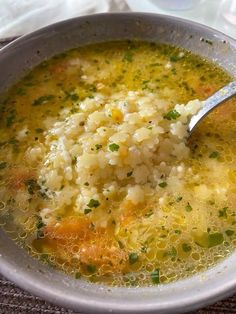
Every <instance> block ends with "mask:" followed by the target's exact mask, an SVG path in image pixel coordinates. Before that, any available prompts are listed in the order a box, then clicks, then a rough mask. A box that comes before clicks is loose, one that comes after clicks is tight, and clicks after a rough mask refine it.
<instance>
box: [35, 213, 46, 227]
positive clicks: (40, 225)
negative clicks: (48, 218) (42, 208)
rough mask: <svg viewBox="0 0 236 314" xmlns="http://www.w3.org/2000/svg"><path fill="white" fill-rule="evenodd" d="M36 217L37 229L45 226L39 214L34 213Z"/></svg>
mask: <svg viewBox="0 0 236 314" xmlns="http://www.w3.org/2000/svg"><path fill="white" fill-rule="evenodd" d="M36 219H37V220H36V228H37V229H38V230H39V229H41V228H43V227H45V226H46V225H45V223H44V222H43V220H42V217H41V216H39V215H36Z"/></svg>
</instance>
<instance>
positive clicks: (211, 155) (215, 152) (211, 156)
mask: <svg viewBox="0 0 236 314" xmlns="http://www.w3.org/2000/svg"><path fill="white" fill-rule="evenodd" d="M219 156H220V154H219V152H217V151H214V152H212V153H210V155H209V158H218V157H219Z"/></svg>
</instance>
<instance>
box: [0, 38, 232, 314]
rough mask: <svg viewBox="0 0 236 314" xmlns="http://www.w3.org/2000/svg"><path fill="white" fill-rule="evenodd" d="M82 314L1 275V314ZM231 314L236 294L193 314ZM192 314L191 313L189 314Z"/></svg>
mask: <svg viewBox="0 0 236 314" xmlns="http://www.w3.org/2000/svg"><path fill="white" fill-rule="evenodd" d="M13 39H14V38H8V39H4V40H0V48H2V47H3V46H5V45H6V44H8V43H9V42H10V41H11V40H13ZM23 313H24V314H25V313H47V314H75V313H77V314H82V313H81V312H74V311H71V310H67V309H65V308H60V307H58V306H54V305H52V304H50V303H48V302H46V301H43V300H42V299H40V298H38V297H35V296H33V295H31V294H30V293H28V292H26V291H24V290H22V289H20V288H18V287H17V286H16V285H14V284H13V283H12V282H10V281H9V280H7V279H5V278H4V277H3V276H1V275H0V314H23ZM210 313H211V314H214V313H215V314H216V313H217V314H219V313H220V314H221V313H222V314H223V313H225V314H230V313H236V294H235V295H234V296H232V297H230V298H228V299H226V300H223V301H220V302H217V303H215V304H213V305H211V306H208V307H206V308H204V309H201V310H198V311H195V312H192V313H191V314H210ZM189 314H190V313H189Z"/></svg>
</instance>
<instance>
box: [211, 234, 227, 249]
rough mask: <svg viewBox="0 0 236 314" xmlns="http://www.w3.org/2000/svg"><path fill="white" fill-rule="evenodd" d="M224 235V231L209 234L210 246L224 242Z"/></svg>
mask: <svg viewBox="0 0 236 314" xmlns="http://www.w3.org/2000/svg"><path fill="white" fill-rule="evenodd" d="M223 241H224V237H223V234H222V233H219V232H216V233H211V234H209V236H208V247H209V248H211V247H213V246H216V245H219V244H221V243H223Z"/></svg>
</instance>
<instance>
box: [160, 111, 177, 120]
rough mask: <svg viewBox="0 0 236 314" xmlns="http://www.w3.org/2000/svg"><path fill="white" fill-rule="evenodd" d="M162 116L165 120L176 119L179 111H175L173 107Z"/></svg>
mask: <svg viewBox="0 0 236 314" xmlns="http://www.w3.org/2000/svg"><path fill="white" fill-rule="evenodd" d="M163 117H164V119H167V120H176V119H177V118H179V117H180V113H179V112H178V111H176V110H175V109H173V110H170V111H169V112H167V114H165V115H164V116H163Z"/></svg>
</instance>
